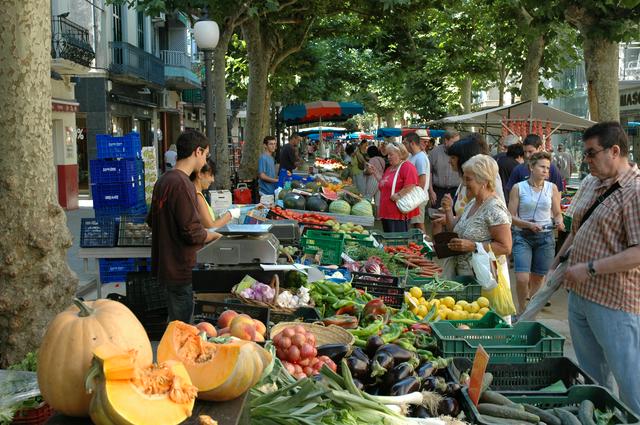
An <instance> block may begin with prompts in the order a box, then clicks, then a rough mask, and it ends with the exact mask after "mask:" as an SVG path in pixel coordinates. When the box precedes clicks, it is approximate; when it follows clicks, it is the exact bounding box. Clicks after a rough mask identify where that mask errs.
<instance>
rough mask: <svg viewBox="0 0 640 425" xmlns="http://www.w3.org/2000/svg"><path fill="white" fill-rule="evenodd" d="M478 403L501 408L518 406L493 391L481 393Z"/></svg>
mask: <svg viewBox="0 0 640 425" xmlns="http://www.w3.org/2000/svg"><path fill="white" fill-rule="evenodd" d="M480 401H482V402H484V403H490V404H499V405H501V406H509V407H516V406H520V405H519V404H516V403H514V402H513V401H511V400H509V399H508V398H506V397H505V396H503V395H502V394H500V393H498V392H495V391H490V390H487V391H485V392H483V393H482V395H481V396H480Z"/></svg>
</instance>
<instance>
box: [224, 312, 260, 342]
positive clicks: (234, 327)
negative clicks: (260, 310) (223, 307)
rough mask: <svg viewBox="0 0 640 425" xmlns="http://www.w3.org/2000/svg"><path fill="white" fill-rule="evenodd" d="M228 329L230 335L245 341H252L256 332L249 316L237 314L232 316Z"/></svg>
mask: <svg viewBox="0 0 640 425" xmlns="http://www.w3.org/2000/svg"><path fill="white" fill-rule="evenodd" d="M229 329H230V331H231V335H233V336H235V337H236V338H240V339H244V340H245V341H253V340H254V339H255V337H256V334H257V332H256V328H255V325H254V324H253V319H252V318H250V317H249V316H244V317H243V316H238V317H236V318H234V319H233V320H232V321H231V327H230V328H229Z"/></svg>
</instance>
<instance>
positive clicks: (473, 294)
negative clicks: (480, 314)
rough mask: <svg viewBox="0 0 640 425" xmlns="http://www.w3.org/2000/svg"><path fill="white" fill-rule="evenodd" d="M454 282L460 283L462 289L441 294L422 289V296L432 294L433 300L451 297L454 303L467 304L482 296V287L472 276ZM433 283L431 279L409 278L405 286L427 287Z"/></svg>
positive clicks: (456, 279) (459, 278) (460, 277)
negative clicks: (461, 302)
mask: <svg viewBox="0 0 640 425" xmlns="http://www.w3.org/2000/svg"><path fill="white" fill-rule="evenodd" d="M451 280H454V281H456V282H460V283H462V284H463V285H464V288H461V289H460V290H458V291H441V292H430V291H425V290H424V289H423V294H424V296H425V298H426V297H431V295H432V294H433V296H434V298H444V297H453V299H455V300H456V301H460V300H464V301H468V302H473V301H475V300H477V299H478V298H479V297H480V296H482V286H480V285H479V284H478V281H477V280H476V278H475V277H473V276H456V277H454V278H453V279H451ZM432 281H433V278H428V277H416V276H411V275H409V277H408V278H407V286H408V287H411V286H419V287H421V288H422V287H423V286H424V285H428V284H429V283H430V282H432Z"/></svg>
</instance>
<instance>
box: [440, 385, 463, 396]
mask: <svg viewBox="0 0 640 425" xmlns="http://www.w3.org/2000/svg"><path fill="white" fill-rule="evenodd" d="M461 388H462V385H460V384H458V383H457V382H447V388H446V389H445V390H444V391H443V395H448V396H451V397H455V396H457V395H458V393H459V392H460V389H461Z"/></svg>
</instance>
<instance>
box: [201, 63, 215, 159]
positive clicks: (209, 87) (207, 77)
mask: <svg viewBox="0 0 640 425" xmlns="http://www.w3.org/2000/svg"><path fill="white" fill-rule="evenodd" d="M212 56H213V50H205V51H204V84H205V95H204V97H205V112H206V115H207V139H209V153H210V155H211V157H212V158H216V143H215V126H214V124H213V123H214V121H215V117H214V112H215V111H214V105H213V77H212V75H211V66H212V62H213V60H212Z"/></svg>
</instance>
